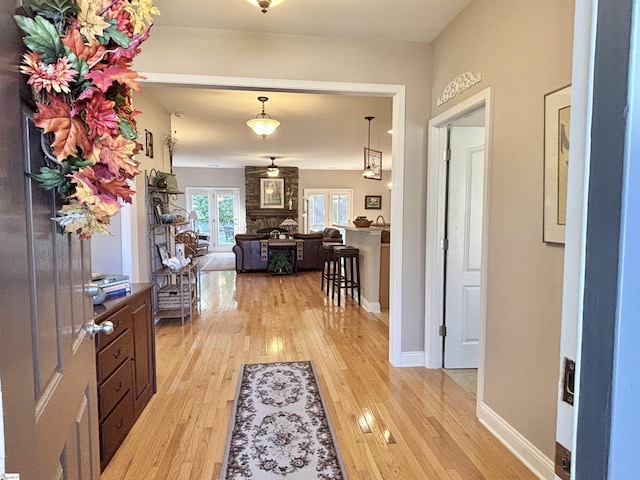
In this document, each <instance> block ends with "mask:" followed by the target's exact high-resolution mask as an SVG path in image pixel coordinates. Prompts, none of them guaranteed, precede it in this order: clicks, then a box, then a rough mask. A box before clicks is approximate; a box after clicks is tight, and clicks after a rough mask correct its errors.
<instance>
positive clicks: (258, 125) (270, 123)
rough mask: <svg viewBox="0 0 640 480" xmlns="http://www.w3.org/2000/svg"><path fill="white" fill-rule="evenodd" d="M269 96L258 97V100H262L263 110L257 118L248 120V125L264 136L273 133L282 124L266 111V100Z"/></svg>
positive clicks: (257, 133)
mask: <svg viewBox="0 0 640 480" xmlns="http://www.w3.org/2000/svg"><path fill="white" fill-rule="evenodd" d="M268 100H269V98H268V97H258V101H259V102H262V112H260V113H259V114H258V115H257V116H256V118H252V119H251V120H249V121H248V122H247V126H248V127H249V128H250V129H251V130H253V131H254V133H255V134H256V135H260V136H261V137H262V138H264V137H266V136H267V135H271V134H272V133H273V132H275V131H276V128H278V127H279V126H280V122H279V121H278V120H276V119H275V118H271V117H270V116H269V115H267V114H266V113H265V111H264V102H266V101H268Z"/></svg>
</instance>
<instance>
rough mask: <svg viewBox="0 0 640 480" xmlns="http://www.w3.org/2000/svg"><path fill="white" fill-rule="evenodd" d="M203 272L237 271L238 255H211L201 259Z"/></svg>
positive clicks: (223, 253)
mask: <svg viewBox="0 0 640 480" xmlns="http://www.w3.org/2000/svg"><path fill="white" fill-rule="evenodd" d="M199 261H200V262H201V263H200V265H201V266H200V271H201V272H213V271H223V272H224V271H229V270H235V269H236V255H235V253H233V252H216V253H210V254H208V255H207V256H206V257H204V258H202V257H201V259H199Z"/></svg>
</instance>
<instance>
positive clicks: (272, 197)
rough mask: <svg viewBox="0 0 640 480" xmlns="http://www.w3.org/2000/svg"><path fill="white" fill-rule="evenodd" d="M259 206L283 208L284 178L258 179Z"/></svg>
mask: <svg viewBox="0 0 640 480" xmlns="http://www.w3.org/2000/svg"><path fill="white" fill-rule="evenodd" d="M260 208H284V178H261V179H260Z"/></svg>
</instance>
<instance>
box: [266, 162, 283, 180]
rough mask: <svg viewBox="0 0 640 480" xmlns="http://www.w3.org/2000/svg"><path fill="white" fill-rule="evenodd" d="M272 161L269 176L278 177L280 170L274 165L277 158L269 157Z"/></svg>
mask: <svg viewBox="0 0 640 480" xmlns="http://www.w3.org/2000/svg"><path fill="white" fill-rule="evenodd" d="M269 158H270V159H271V165H269V166H268V167H267V176H268V177H277V176H278V175H279V174H280V169H279V168H278V166H277V165H276V164H275V163H273V161H274V160H275V159H276V157H269Z"/></svg>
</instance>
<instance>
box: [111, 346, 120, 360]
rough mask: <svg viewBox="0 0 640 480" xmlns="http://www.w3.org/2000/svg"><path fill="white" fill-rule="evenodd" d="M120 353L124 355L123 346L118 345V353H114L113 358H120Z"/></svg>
mask: <svg viewBox="0 0 640 480" xmlns="http://www.w3.org/2000/svg"><path fill="white" fill-rule="evenodd" d="M120 355H122V347H118V350H116V353H114V354H113V358H120Z"/></svg>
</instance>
